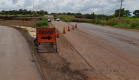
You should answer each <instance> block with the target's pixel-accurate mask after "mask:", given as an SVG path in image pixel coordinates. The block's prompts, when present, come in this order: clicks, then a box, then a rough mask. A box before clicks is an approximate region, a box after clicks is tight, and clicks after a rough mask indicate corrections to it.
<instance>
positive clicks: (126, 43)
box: [65, 23, 139, 80]
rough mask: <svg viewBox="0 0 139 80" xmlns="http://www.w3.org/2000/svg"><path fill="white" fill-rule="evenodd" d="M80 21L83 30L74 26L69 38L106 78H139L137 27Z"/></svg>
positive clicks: (123, 79) (119, 79)
mask: <svg viewBox="0 0 139 80" xmlns="http://www.w3.org/2000/svg"><path fill="white" fill-rule="evenodd" d="M71 24H75V23H71ZM77 25H78V29H79V28H80V29H82V30H83V32H82V31H78V29H75V30H74V31H71V32H72V33H73V34H72V33H70V34H72V38H71V37H67V38H68V40H69V41H70V42H71V43H72V45H73V46H74V47H75V48H76V50H77V51H78V52H79V53H80V54H81V55H82V56H83V57H84V59H86V60H87V62H88V63H89V64H90V65H91V66H92V67H93V69H94V70H95V71H98V73H100V74H103V75H104V76H105V77H106V78H107V79H106V80H138V79H139V76H138V75H139V32H138V31H131V30H125V29H118V28H112V27H103V26H97V25H92V24H86V23H77ZM84 31H85V32H87V33H89V34H86V33H84ZM76 34H77V36H76ZM66 35H67V36H68V34H66ZM66 35H65V36H66ZM73 39H74V40H73ZM80 44H81V45H80ZM95 74H97V73H95ZM101 80H104V79H101Z"/></svg>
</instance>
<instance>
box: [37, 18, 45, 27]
mask: <svg viewBox="0 0 139 80" xmlns="http://www.w3.org/2000/svg"><path fill="white" fill-rule="evenodd" d="M42 26H48V20H47V18H43V19H42V20H41V21H40V22H38V23H36V24H35V27H42Z"/></svg>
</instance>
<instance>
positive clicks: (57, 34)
mask: <svg viewBox="0 0 139 80" xmlns="http://www.w3.org/2000/svg"><path fill="white" fill-rule="evenodd" d="M56 37H57V38H59V33H58V29H57V33H56Z"/></svg>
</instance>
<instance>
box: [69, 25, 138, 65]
mask: <svg viewBox="0 0 139 80" xmlns="http://www.w3.org/2000/svg"><path fill="white" fill-rule="evenodd" d="M71 24H75V23H71ZM77 25H78V27H79V28H81V29H83V30H85V31H87V32H90V33H92V34H94V35H96V36H97V37H99V38H101V39H103V40H105V41H107V42H109V43H111V44H113V45H114V46H117V47H119V48H121V49H123V50H125V51H127V52H128V53H127V54H126V55H128V56H131V57H132V59H130V61H131V62H133V63H136V64H137V65H139V63H138V62H139V60H138V58H139V32H137V31H136V32H135V31H129V30H124V29H117V28H111V27H103V26H97V25H92V24H86V23H77ZM124 58H125V59H127V58H126V57H124Z"/></svg>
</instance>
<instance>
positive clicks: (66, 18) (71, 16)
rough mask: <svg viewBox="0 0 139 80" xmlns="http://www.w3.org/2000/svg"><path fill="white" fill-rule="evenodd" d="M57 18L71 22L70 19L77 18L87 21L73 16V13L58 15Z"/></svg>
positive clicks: (74, 19) (75, 19)
mask: <svg viewBox="0 0 139 80" xmlns="http://www.w3.org/2000/svg"><path fill="white" fill-rule="evenodd" d="M57 18H60V19H61V20H63V21H65V22H72V21H77V20H83V21H89V20H87V19H82V18H75V17H74V16H73V15H58V16H57Z"/></svg>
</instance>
